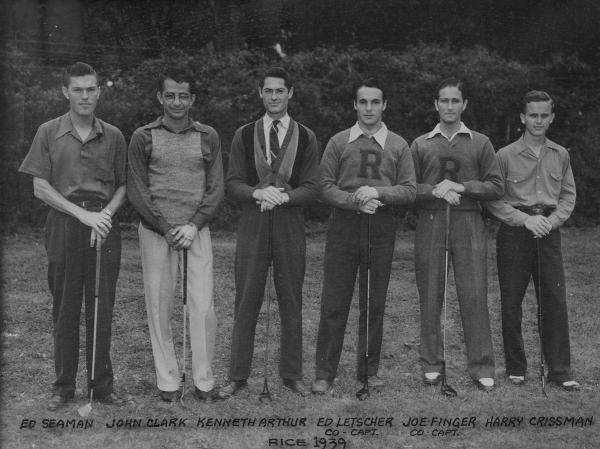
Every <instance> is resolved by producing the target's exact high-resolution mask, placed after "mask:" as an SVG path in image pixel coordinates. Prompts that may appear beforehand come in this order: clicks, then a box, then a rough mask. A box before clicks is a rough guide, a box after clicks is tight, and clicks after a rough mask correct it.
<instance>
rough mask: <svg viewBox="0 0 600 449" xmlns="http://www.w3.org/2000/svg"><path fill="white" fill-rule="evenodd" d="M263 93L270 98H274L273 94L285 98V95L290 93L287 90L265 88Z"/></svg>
mask: <svg viewBox="0 0 600 449" xmlns="http://www.w3.org/2000/svg"><path fill="white" fill-rule="evenodd" d="M262 93H263V95H265V96H268V97H270V96H272V95H273V94H275V95H276V96H278V97H283V96H284V95H285V94H287V93H288V90H287V89H282V88H279V89H269V88H268V87H265V88H264V89H263V90H262Z"/></svg>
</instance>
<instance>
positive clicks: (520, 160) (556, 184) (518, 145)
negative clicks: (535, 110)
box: [487, 137, 576, 228]
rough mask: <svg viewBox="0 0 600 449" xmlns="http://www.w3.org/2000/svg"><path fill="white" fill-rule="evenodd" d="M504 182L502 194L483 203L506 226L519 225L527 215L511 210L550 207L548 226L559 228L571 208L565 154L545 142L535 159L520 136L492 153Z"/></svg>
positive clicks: (570, 174)
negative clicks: (549, 223) (504, 187)
mask: <svg viewBox="0 0 600 449" xmlns="http://www.w3.org/2000/svg"><path fill="white" fill-rule="evenodd" d="M496 157H497V159H498V162H499V164H500V170H501V171H502V175H503V177H504V180H505V185H506V189H505V194H504V196H503V197H502V198H501V199H500V200H496V201H492V202H491V203H488V204H487V208H488V209H489V210H490V211H491V212H492V214H494V215H495V216H496V217H497V218H499V219H500V220H502V221H503V222H505V223H506V224H508V225H510V226H523V225H524V224H525V221H526V220H527V218H529V215H527V214H526V213H524V212H522V211H520V210H517V209H515V207H519V206H522V207H531V206H546V207H554V208H555V210H554V212H553V213H552V214H551V215H550V216H549V217H548V219H549V220H550V221H551V222H552V227H553V228H557V227H559V226H560V225H562V224H563V223H564V222H565V221H566V220H567V219H568V218H569V216H570V215H571V213H572V212H573V209H574V208H575V197H576V192H575V180H574V178H573V172H572V170H571V163H570V158H569V153H568V151H567V150H566V149H565V148H563V147H562V146H560V145H558V144H557V143H554V142H552V141H551V140H550V139H546V141H545V142H544V145H543V146H542V148H541V149H540V154H539V157H538V156H536V155H535V153H534V152H533V150H532V149H531V148H529V147H528V146H527V145H526V144H525V141H524V140H523V138H522V137H521V138H520V139H519V140H517V141H516V142H513V143H512V144H510V145H508V146H506V147H504V148H502V149H501V150H500V151H498V153H497V154H496Z"/></svg>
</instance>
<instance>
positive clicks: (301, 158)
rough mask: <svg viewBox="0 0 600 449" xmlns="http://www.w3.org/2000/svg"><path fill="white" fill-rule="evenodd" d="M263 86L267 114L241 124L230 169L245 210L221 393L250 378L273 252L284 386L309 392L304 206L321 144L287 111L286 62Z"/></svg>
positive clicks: (310, 196) (230, 183) (230, 188)
mask: <svg viewBox="0 0 600 449" xmlns="http://www.w3.org/2000/svg"><path fill="white" fill-rule="evenodd" d="M258 93H259V96H260V97H261V98H262V100H263V104H264V106H265V109H266V114H265V115H264V116H263V117H261V118H260V119H259V120H257V121H256V122H254V123H250V124H247V125H245V126H242V127H241V128H240V129H238V130H237V131H236V133H235V135H234V137H233V142H232V144H231V153H230V158H229V169H228V172H227V181H226V184H227V193H228V194H229V195H230V196H231V198H233V199H234V200H235V201H237V202H238V203H239V204H240V205H241V207H242V214H241V217H240V223H239V228H238V236H237V248H236V255H235V312H234V320H235V321H234V325H233V336H232V338H231V361H230V364H231V365H230V368H229V380H230V383H229V384H228V385H227V386H225V387H223V388H222V389H221V391H220V395H221V397H223V398H229V397H230V396H232V395H234V394H235V393H236V392H237V391H238V390H239V389H240V388H243V387H245V386H246V385H247V379H248V377H249V376H250V366H251V363H252V354H253V351H254V333H255V330H256V323H257V319H258V314H259V312H260V307H261V304H262V301H263V295H264V291H265V282H266V279H267V269H268V263H269V260H270V259H271V257H272V263H273V269H274V282H275V290H276V292H277V302H278V305H279V314H280V316H281V359H280V363H279V375H280V376H281V378H282V379H283V385H284V387H286V388H287V389H289V390H291V391H292V392H294V393H297V394H300V395H304V394H305V393H306V387H305V386H304V384H303V383H302V284H303V282H304V270H305V250H306V243H305V231H304V211H303V206H305V205H306V204H308V203H310V202H311V201H313V200H314V199H315V197H316V196H317V170H318V161H319V147H318V143H317V139H316V137H315V135H314V133H313V132H312V131H311V130H310V129H308V128H307V127H305V126H304V125H301V124H300V123H298V122H296V121H294V120H292V119H291V118H290V116H289V115H288V113H287V107H288V100H289V99H290V98H291V97H292V95H293V93H294V88H293V86H292V83H291V81H290V77H289V75H288V73H287V72H286V71H285V70H284V69H282V68H279V67H274V68H271V69H269V70H268V71H267V72H266V73H265V75H264V76H263V77H262V78H261V81H260V86H259V90H258ZM269 236H270V237H269ZM269 238H271V242H272V244H271V245H269ZM269 246H271V248H272V254H270V253H269Z"/></svg>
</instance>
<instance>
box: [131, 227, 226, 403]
mask: <svg viewBox="0 0 600 449" xmlns="http://www.w3.org/2000/svg"><path fill="white" fill-rule="evenodd" d="M138 233H139V237H140V251H141V257H142V269H143V277H144V293H145V296H146V311H147V314H148V327H149V329H150V340H151V342H152V353H153V355H154V368H155V370H156V383H157V385H158V388H159V389H160V390H162V391H175V390H177V389H178V388H179V382H180V371H179V367H178V366H177V358H176V355H175V347H174V345H173V332H172V328H171V314H172V311H173V307H174V303H175V286H176V283H177V282H176V280H177V274H178V271H179V274H180V275H181V276H182V279H183V251H177V250H175V249H173V248H171V247H169V245H168V244H167V241H166V239H165V238H164V237H163V236H162V235H160V234H157V233H156V232H154V231H151V230H149V229H147V228H145V227H144V226H143V225H141V224H140V226H139V229H138ZM212 263H213V256H212V246H211V240H210V231H209V229H208V226H205V227H203V228H202V229H200V230H199V231H198V233H197V235H196V237H195V238H194V240H193V241H192V245H191V246H190V247H189V248H188V263H187V269H188V274H187V307H188V315H189V332H190V347H191V350H192V376H193V380H194V385H195V386H196V387H197V388H198V389H199V390H202V391H209V390H211V389H212V388H213V387H214V383H215V380H214V375H213V372H212V360H213V356H214V348H215V337H216V330H217V318H216V316H215V312H214V303H213V266H212ZM180 304H181V307H183V302H180ZM181 329H183V323H182V325H181Z"/></svg>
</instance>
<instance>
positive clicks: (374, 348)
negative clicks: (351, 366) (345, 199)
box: [316, 209, 396, 381]
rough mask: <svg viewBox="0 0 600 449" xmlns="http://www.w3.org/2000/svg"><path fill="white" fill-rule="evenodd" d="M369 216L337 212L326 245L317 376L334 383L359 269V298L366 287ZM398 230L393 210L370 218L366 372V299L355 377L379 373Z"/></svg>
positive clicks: (339, 210) (362, 311) (361, 314)
mask: <svg viewBox="0 0 600 449" xmlns="http://www.w3.org/2000/svg"><path fill="white" fill-rule="evenodd" d="M366 236H367V216H366V215H365V214H357V213H356V212H354V211H347V210H343V209H334V210H333V212H332V214H331V217H330V219H329V227H328V230H327V241H326V244H325V267H324V277H323V292H322V295H321V319H320V322H319V334H318V337H317V351H316V377H317V379H326V380H328V381H332V380H333V379H334V378H335V376H336V374H337V369H338V365H339V362H340V356H341V353H342V346H343V343H344V334H345V332H346V323H347V321H348V313H349V312H350V303H351V301H352V294H353V292H354V284H355V281H356V271H357V269H358V268H359V266H360V281H359V282H360V283H359V290H360V292H359V297H361V294H360V293H363V289H366V288H367V287H366V286H367V264H366V260H367V259H366V258H367V250H368V241H367V238H366ZM395 240H396V227H395V223H394V219H393V215H392V213H391V211H379V212H377V213H376V214H374V215H372V216H371V242H370V243H371V270H370V279H369V280H370V288H369V348H368V354H369V357H368V367H366V368H367V369H366V370H365V348H366V343H367V342H366V339H367V338H366V337H367V335H366V334H367V332H366V326H367V320H366V313H367V304H366V301H360V302H359V310H360V315H359V328H358V349H357V353H356V355H357V377H358V379H359V380H362V379H364V374H365V371H366V372H367V375H368V376H374V375H375V374H377V371H378V369H379V359H380V354H381V341H382V335H383V316H384V312H385V300H386V296H387V289H388V283H389V280H390V269H391V266H392V256H393V254H394V243H395ZM361 261H362V262H363V263H361Z"/></svg>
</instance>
